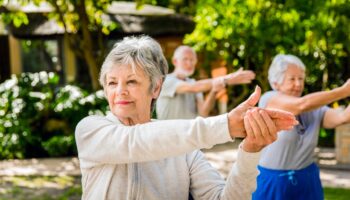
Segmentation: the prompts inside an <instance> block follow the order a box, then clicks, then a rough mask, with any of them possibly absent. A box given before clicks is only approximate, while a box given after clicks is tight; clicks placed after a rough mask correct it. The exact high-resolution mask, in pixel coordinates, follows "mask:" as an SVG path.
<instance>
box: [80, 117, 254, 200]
mask: <svg viewBox="0 0 350 200" xmlns="http://www.w3.org/2000/svg"><path fill="white" fill-rule="evenodd" d="M227 123H228V120H227V115H226V114H224V115H220V116H216V117H210V118H200V117H198V118H196V119H194V120H163V121H152V122H149V123H145V124H139V125H135V126H124V125H123V124H121V123H120V122H119V120H118V119H117V118H116V117H115V116H114V115H113V114H108V115H107V116H106V117H103V116H89V117H86V118H84V119H83V120H81V121H80V122H79V124H78V125H77V127H76V132H75V136H76V143H77V147H78V154H79V160H80V167H81V172H82V187H83V195H82V199H84V200H85V199H86V200H87V199H88V200H103V199H113V200H123V199H127V200H141V199H145V200H187V199H188V196H189V193H191V194H192V196H193V197H194V199H205V200H214V199H240V200H244V199H251V194H252V192H254V190H255V188H256V177H257V175H258V170H257V168H256V167H257V163H258V160H259V156H260V153H247V152H244V151H243V150H242V149H239V151H238V157H237V161H236V162H235V164H234V165H233V167H232V170H231V173H230V175H229V177H228V178H227V181H225V180H224V179H223V178H222V177H221V176H220V175H219V174H218V172H217V170H216V169H214V168H213V167H212V166H211V165H210V164H209V163H208V161H207V160H206V159H205V158H204V156H203V153H202V152H201V151H199V150H197V149H201V148H210V147H212V146H213V145H215V144H219V143H225V142H228V141H232V139H231V137H230V135H229V132H228V124H227Z"/></svg>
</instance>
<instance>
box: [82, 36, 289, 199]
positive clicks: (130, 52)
mask: <svg viewBox="0 0 350 200" xmlns="http://www.w3.org/2000/svg"><path fill="white" fill-rule="evenodd" d="M167 71H168V66H167V62H166V60H165V58H164V56H163V53H162V50H161V47H160V46H159V44H158V43H157V42H156V41H155V40H153V39H151V38H150V37H147V36H142V37H130V38H125V39H123V40H122V41H120V42H118V43H117V44H116V45H115V46H114V48H113V49H112V50H111V52H110V53H109V55H108V56H107V57H106V59H105V62H104V63H103V65H102V68H101V75H100V82H101V84H102V86H103V88H104V92H105V95H106V98H107V100H108V104H109V107H110V111H111V113H110V114H108V115H107V116H88V117H86V118H84V119H83V120H81V121H80V122H79V124H78V125H77V127H76V133H75V134H76V143H77V147H78V154H79V160H80V167H81V172H82V188H83V195H82V199H91V200H96V199H99V200H100V199H152V200H157V199H161V200H164V199H170V200H171V199H180V200H181V199H182V200H185V199H188V198H189V194H191V195H192V196H193V198H195V199H211V200H212V199H247V198H250V197H251V194H252V192H253V191H254V190H255V186H256V176H257V174H258V171H257V169H256V167H257V163H258V160H259V155H260V153H259V151H260V150H261V149H262V148H263V147H264V146H266V145H267V144H270V143H271V142H273V141H274V140H275V139H276V133H277V131H279V130H281V129H288V128H292V127H293V125H294V124H295V123H296V120H295V118H294V116H293V115H292V114H291V113H287V112H282V111H274V110H271V111H269V110H264V109H259V108H253V106H254V105H255V104H256V103H257V102H258V100H259V97H260V94H259V92H260V91H259V88H258V89H256V91H255V93H253V95H252V96H251V97H250V98H249V99H248V100H247V101H246V102H244V103H242V104H241V105H239V106H238V107H237V108H235V109H233V110H232V111H231V112H230V113H228V114H225V115H221V116H217V117H211V118H199V117H198V118H196V119H193V120H167V121H155V120H151V111H152V107H153V105H154V103H155V100H156V99H157V97H158V95H159V92H160V89H161V86H162V81H163V79H164V77H165V75H166V73H167ZM248 110H249V111H248ZM235 137H246V138H245V140H244V141H243V142H242V144H241V146H240V149H239V151H238V158H237V162H236V163H235V165H234V166H233V167H232V172H231V174H230V175H229V177H228V179H227V181H226V182H225V181H224V180H223V179H222V178H221V177H220V175H219V173H218V172H217V171H216V170H215V169H214V168H213V167H211V165H210V164H209V163H208V162H207V161H206V160H205V158H204V156H203V153H202V152H201V151H199V150H197V149H201V148H209V147H212V146H213V145H215V144H219V143H224V142H228V141H232V140H233V138H235Z"/></svg>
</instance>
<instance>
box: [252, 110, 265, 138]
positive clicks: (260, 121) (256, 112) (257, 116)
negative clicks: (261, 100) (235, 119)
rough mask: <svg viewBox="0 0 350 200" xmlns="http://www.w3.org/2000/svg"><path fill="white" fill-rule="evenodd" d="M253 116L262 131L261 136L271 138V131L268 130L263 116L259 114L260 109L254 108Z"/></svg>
mask: <svg viewBox="0 0 350 200" xmlns="http://www.w3.org/2000/svg"><path fill="white" fill-rule="evenodd" d="M251 114H252V116H253V118H254V120H255V122H256V123H257V125H258V127H259V129H260V133H261V135H262V136H263V137H264V138H265V139H268V138H269V135H270V133H269V130H268V128H267V125H266V123H265V121H264V119H263V118H262V116H261V115H260V113H259V109H258V108H254V109H252V111H251Z"/></svg>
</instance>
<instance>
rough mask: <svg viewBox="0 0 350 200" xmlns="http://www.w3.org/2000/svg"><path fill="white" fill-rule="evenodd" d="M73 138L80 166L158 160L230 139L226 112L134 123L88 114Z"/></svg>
mask: <svg viewBox="0 0 350 200" xmlns="http://www.w3.org/2000/svg"><path fill="white" fill-rule="evenodd" d="M75 138H76V143H77V148H78V156H79V159H80V161H81V162H80V165H81V168H90V167H94V166H96V165H100V164H122V163H133V162H144V161H152V160H159V159H163V158H166V157H170V156H177V155H181V154H184V153H187V152H191V151H193V150H195V149H200V148H210V147H212V146H213V145H215V144H219V143H224V142H228V141H232V139H231V137H230V135H229V132H228V124H227V115H226V114H225V115H220V116H216V117H210V118H201V117H198V118H196V119H194V120H163V121H153V122H149V123H145V124H139V125H135V126H124V125H122V124H120V123H117V122H114V121H111V120H109V119H107V118H106V117H101V116H89V117H86V118H84V119H83V120H82V121H80V122H79V123H78V125H77V127H76V131H75Z"/></svg>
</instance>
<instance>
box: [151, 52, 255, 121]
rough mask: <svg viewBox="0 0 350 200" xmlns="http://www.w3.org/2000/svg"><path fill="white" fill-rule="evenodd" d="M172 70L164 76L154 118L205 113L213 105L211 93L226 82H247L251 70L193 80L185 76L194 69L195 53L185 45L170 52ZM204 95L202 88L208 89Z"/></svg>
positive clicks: (195, 115) (252, 74)
mask: <svg viewBox="0 0 350 200" xmlns="http://www.w3.org/2000/svg"><path fill="white" fill-rule="evenodd" d="M172 63H173V64H174V66H175V69H174V72H173V73H171V74H168V75H167V76H166V78H165V81H164V84H163V87H162V90H161V93H160V96H159V98H158V100H157V105H156V111H157V117H158V119H192V118H195V117H197V116H198V115H199V116H202V117H207V116H208V115H209V113H210V111H211V110H212V109H213V107H214V103H215V96H216V94H217V92H218V91H220V90H221V89H223V88H225V86H226V85H236V84H244V83H250V82H251V81H252V80H253V79H254V78H255V74H254V72H252V71H250V70H242V69H240V70H238V71H237V72H235V73H231V74H228V75H225V76H221V77H217V78H210V79H203V80H199V81H196V80H194V79H191V78H189V77H190V76H191V75H192V74H193V73H194V71H195V66H196V64H197V55H196V53H195V52H194V50H193V49H192V48H191V47H189V46H179V47H178V48H177V49H176V50H175V52H174V55H173V58H172ZM208 91H209V93H208V95H207V97H206V99H205V100H204V98H203V92H208Z"/></svg>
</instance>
